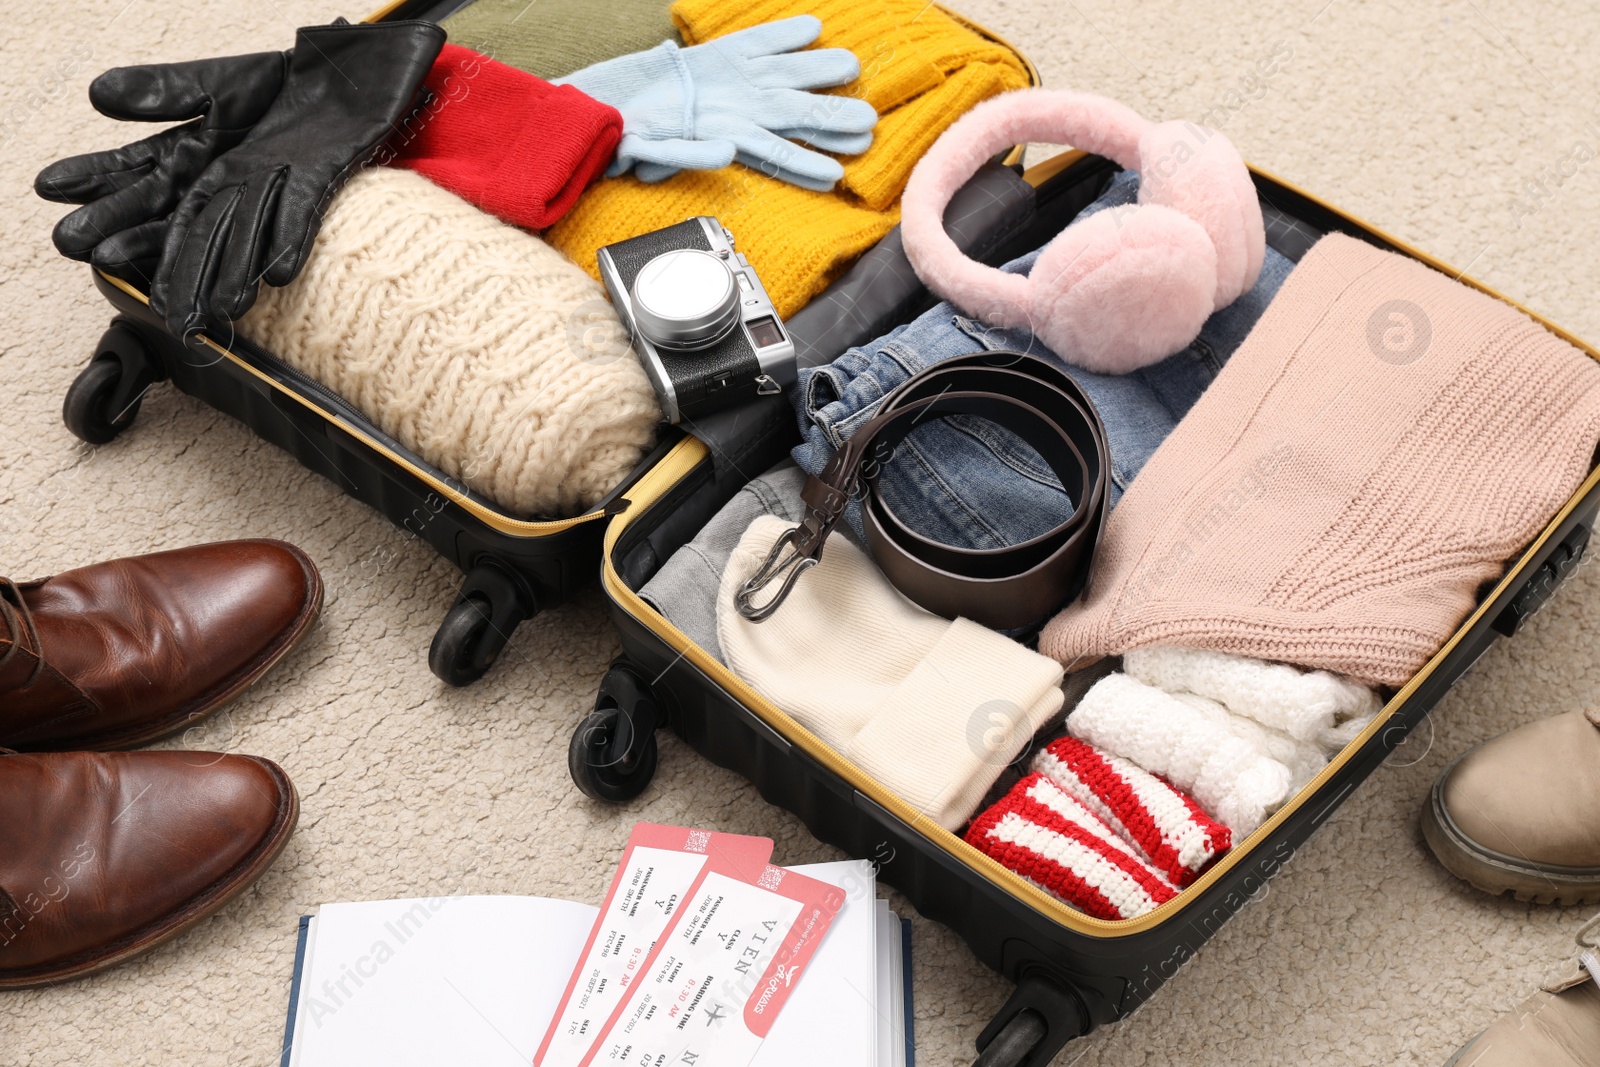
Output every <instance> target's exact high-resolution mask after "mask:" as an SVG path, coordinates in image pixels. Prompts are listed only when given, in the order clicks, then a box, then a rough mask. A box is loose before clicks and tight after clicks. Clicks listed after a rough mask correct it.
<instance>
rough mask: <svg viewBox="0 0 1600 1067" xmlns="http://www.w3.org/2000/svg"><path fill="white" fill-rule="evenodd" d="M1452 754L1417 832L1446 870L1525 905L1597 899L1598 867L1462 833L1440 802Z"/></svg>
mask: <svg viewBox="0 0 1600 1067" xmlns="http://www.w3.org/2000/svg"><path fill="white" fill-rule="evenodd" d="M1464 756H1465V753H1463V754H1462V756H1457V757H1456V759H1455V760H1453V761H1451V763H1450V765H1449V766H1448V767H1446V768H1445V769H1444V773H1442V774H1440V775H1439V777H1438V778H1437V779H1436V780H1435V781H1434V783H1433V788H1432V789H1431V790H1430V791H1429V793H1428V801H1427V803H1425V804H1424V805H1423V806H1422V819H1421V822H1422V837H1423V840H1425V841H1427V843H1428V847H1429V848H1430V849H1432V850H1433V854H1434V856H1436V857H1437V858H1438V860H1439V862H1440V863H1442V864H1444V868H1445V870H1447V871H1449V872H1450V873H1451V874H1453V875H1455V876H1456V877H1457V878H1460V879H1461V880H1462V881H1464V882H1466V883H1467V884H1468V885H1470V886H1472V887H1473V888H1474V889H1478V890H1481V891H1482V892H1485V893H1488V894H1489V895H1490V896H1501V895H1503V894H1506V893H1509V894H1511V896H1512V897H1513V898H1515V899H1516V900H1520V901H1523V902H1524V903H1528V904H1561V905H1573V904H1600V867H1553V866H1548V865H1545V864H1538V863H1534V862H1532V861H1530V860H1524V859H1518V858H1517V857H1514V856H1506V855H1502V854H1501V853H1498V852H1492V851H1490V850H1489V849H1486V848H1482V847H1480V846H1479V845H1477V844H1476V843H1474V842H1473V841H1472V839H1471V838H1469V837H1467V835H1466V834H1464V833H1462V832H1461V830H1460V828H1459V827H1457V826H1456V824H1455V822H1454V821H1453V820H1451V818H1450V813H1449V812H1448V811H1446V810H1445V806H1444V789H1443V785H1444V782H1445V780H1446V779H1447V778H1448V777H1449V776H1450V772H1451V771H1453V770H1455V766H1456V763H1458V762H1460V761H1461V759H1462V758H1463V757H1464Z"/></svg>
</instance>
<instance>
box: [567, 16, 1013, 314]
mask: <svg viewBox="0 0 1600 1067" xmlns="http://www.w3.org/2000/svg"><path fill="white" fill-rule="evenodd" d="M799 14H812V15H816V16H817V17H818V18H820V19H821V20H822V36H821V37H820V38H819V39H818V40H817V43H816V47H818V48H848V49H850V50H851V51H852V52H854V53H855V54H856V56H857V58H859V59H860V60H861V77H860V78H858V79H856V81H854V82H852V83H851V84H849V85H847V86H844V87H843V88H842V89H840V90H838V91H839V92H841V93H845V94H848V95H851V96H858V97H860V98H861V99H863V100H866V101H867V102H868V103H870V104H871V105H872V106H873V107H875V108H877V110H878V114H879V116H880V117H879V119H878V125H877V128H876V129H875V130H874V131H873V141H872V147H871V148H870V149H868V150H867V151H866V152H863V153H862V154H861V155H859V156H855V157H851V158H848V159H846V160H844V164H845V176H844V180H843V181H842V182H840V183H839V186H838V188H836V189H835V190H834V191H833V192H831V193H817V192H811V191H809V190H806V189H800V188H798V187H796V186H793V185H790V184H788V183H787V182H783V181H779V180H778V179H776V178H769V177H767V176H766V175H764V174H762V173H760V172H759V171H756V170H752V169H750V168H747V167H743V166H740V165H739V164H737V163H735V164H734V165H732V166H730V167H725V168H723V169H722V170H714V171H684V172H683V173H681V174H679V175H677V176H676V177H674V178H672V179H670V180H668V181H665V182H661V183H659V184H656V185H646V184H644V183H643V182H640V181H637V180H636V179H634V178H633V177H632V176H626V177H622V178H617V179H612V180H608V181H604V182H601V183H600V184H599V185H597V186H596V187H595V188H593V189H590V190H589V191H588V192H587V193H585V194H584V195H583V197H582V198H581V199H580V200H579V201H578V204H577V206H576V207H575V208H573V210H572V211H571V212H570V213H568V215H567V216H566V217H565V218H564V219H562V220H561V221H560V222H558V223H557V224H556V225H555V226H554V227H552V228H551V229H550V231H549V232H548V233H547V234H546V235H545V236H546V240H548V241H549V242H550V244H551V245H553V246H555V247H556V248H559V249H560V250H561V251H563V252H565V253H566V254H567V255H569V256H571V257H572V258H573V259H575V260H577V262H578V263H579V264H581V265H582V266H583V268H584V269H585V270H587V271H589V272H590V273H591V274H594V275H595V276H596V277H598V268H597V266H596V261H595V253H596V251H597V250H598V249H599V248H600V247H601V246H602V245H607V244H611V243H612V242H615V241H620V240H623V239H625V238H628V237H634V236H637V235H639V234H641V233H648V232H649V231H651V230H657V229H660V228H661V227H663V226H670V225H672V224H673V223H675V222H682V221H683V220H684V219H686V218H689V217H690V216H692V215H712V216H715V217H716V218H718V219H720V220H721V221H722V223H723V225H725V226H727V227H728V229H730V230H732V231H733V235H734V237H735V239H736V240H737V242H738V247H739V250H740V251H742V252H743V253H744V254H745V255H746V256H748V257H749V259H750V263H751V265H753V266H754V267H755V268H756V271H757V273H759V274H760V275H761V280H762V281H763V282H764V283H765V284H766V287H767V291H768V292H769V293H770V294H771V295H772V299H773V301H774V302H775V303H776V304H777V307H778V313H779V314H781V315H784V316H786V317H787V316H789V315H792V314H794V313H795V312H796V311H798V310H800V308H802V307H804V306H805V304H806V302H807V301H808V300H810V299H811V298H812V297H813V296H815V295H817V293H819V292H821V291H822V289H823V288H824V287H826V286H827V284H828V283H829V282H831V281H832V280H833V279H834V278H835V277H837V276H838V275H839V274H840V273H842V272H843V271H844V270H845V269H846V268H847V267H848V266H849V265H850V264H851V263H853V262H854V261H855V260H856V258H857V257H858V256H860V255H861V254H862V253H863V252H865V251H866V250H867V249H869V248H871V247H872V246H873V245H874V244H876V243H877V242H878V241H879V240H880V239H881V238H882V237H883V236H884V234H886V233H888V232H889V230H890V229H892V228H893V227H894V225H895V223H896V222H898V221H899V215H900V208H899V201H900V193H901V191H902V190H903V189H904V188H905V183H906V179H907V178H908V177H910V175H911V168H912V167H913V166H915V165H916V162H917V160H918V159H920V158H921V157H922V154H923V153H924V152H926V151H927V150H928V147H929V146H930V145H931V144H933V142H934V141H935V140H936V139H937V138H938V136H939V135H940V134H941V133H943V132H944V131H945V129H946V128H947V127H948V126H949V125H950V124H951V123H952V122H954V121H955V120H956V119H957V118H959V117H960V116H961V115H962V114H964V113H965V112H966V111H968V110H969V109H971V108H972V107H973V106H974V105H975V104H977V103H979V102H980V101H982V100H985V99H987V98H989V97H991V96H995V95H997V94H999V93H1002V92H1005V91H1006V90H1008V89H1019V88H1022V87H1023V86H1026V85H1027V84H1028V81H1029V77H1028V71H1027V68H1026V67H1025V66H1024V65H1023V63H1022V61H1021V60H1020V59H1019V58H1018V57H1017V56H1016V55H1015V54H1013V53H1012V52H1011V51H1010V50H1008V49H1006V48H1005V47H1003V46H1001V45H998V44H995V43H994V42H992V41H989V40H987V39H986V38H984V37H983V36H981V35H980V34H978V33H977V32H975V31H973V30H971V29H969V28H968V27H966V26H964V25H962V24H961V23H959V22H957V21H956V20H955V19H953V18H951V17H950V16H949V15H947V14H945V13H944V12H943V11H941V10H939V9H938V8H936V7H931V6H929V5H928V4H927V3H925V2H924V0H874V2H873V3H871V4H862V3H860V0H752V2H746V0H678V2H677V3H676V4H674V5H673V8H672V16H673V19H674V21H676V22H677V24H678V28H679V30H680V31H681V32H682V34H683V39H684V43H685V44H690V45H693V44H699V43H702V42H704V41H707V40H710V39H711V38H714V37H720V36H722V35H724V34H727V33H732V32H734V31H735V30H742V29H745V28H746V27H749V26H755V25H758V24H760V23H763V22H770V21H772V20H773V19H780V18H787V17H789V16H791V15H799Z"/></svg>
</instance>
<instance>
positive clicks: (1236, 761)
mask: <svg viewBox="0 0 1600 1067" xmlns="http://www.w3.org/2000/svg"><path fill="white" fill-rule="evenodd" d="M1067 732H1068V733H1069V734H1071V735H1072V736H1073V737H1076V738H1078V739H1079V740H1081V741H1087V742H1088V743H1089V744H1091V745H1093V746H1094V747H1096V748H1098V749H1099V750H1100V751H1102V752H1104V753H1107V754H1108V755H1113V756H1121V757H1122V758H1124V759H1127V760H1131V761H1132V762H1133V763H1134V764H1136V765H1138V766H1140V767H1142V768H1144V769H1145V770H1147V771H1149V772H1150V773H1151V774H1159V775H1161V776H1162V777H1164V778H1166V779H1167V780H1168V781H1170V782H1171V783H1172V784H1173V785H1175V786H1177V787H1178V788H1179V789H1183V790H1186V791H1187V792H1188V793H1189V794H1190V795H1191V796H1193V797H1194V799H1195V800H1197V801H1198V802H1199V803H1200V806H1201V807H1203V808H1204V809H1205V810H1206V812H1207V814H1209V815H1211V816H1213V817H1214V818H1216V819H1217V820H1218V821H1219V822H1221V823H1223V824H1224V825H1225V826H1227V827H1229V828H1230V829H1232V830H1233V832H1234V837H1235V840H1238V838H1241V837H1243V836H1244V835H1245V834H1248V833H1250V832H1251V831H1252V830H1254V829H1255V828H1256V827H1257V826H1260V825H1261V823H1262V821H1263V820H1264V819H1265V818H1266V817H1267V815H1269V814H1270V813H1271V812H1273V811H1276V810H1277V809H1278V807H1279V806H1281V805H1282V804H1283V802H1284V801H1285V800H1287V799H1288V798H1289V794H1290V785H1291V783H1292V780H1293V776H1292V775H1291V774H1290V772H1289V768H1287V767H1285V766H1284V765H1283V764H1282V763H1279V762H1278V761H1277V760H1274V759H1269V758H1268V757H1266V756H1264V755H1262V754H1261V753H1260V752H1258V751H1256V749H1255V747H1254V746H1252V745H1251V744H1250V743H1249V742H1247V741H1244V740H1242V739H1240V738H1239V737H1236V736H1235V735H1234V733H1233V732H1232V731H1231V730H1230V729H1228V727H1227V726H1225V725H1222V724H1220V723H1218V722H1216V721H1214V720H1213V719H1212V718H1211V717H1209V716H1208V715H1206V714H1204V713H1202V712H1200V711H1197V710H1196V709H1195V708H1193V707H1191V706H1190V705H1188V704H1186V703H1184V702H1183V701H1181V700H1178V699H1177V698H1176V697H1174V696H1172V695H1171V694H1170V693H1165V692H1163V691H1161V690H1160V689H1157V688H1155V687H1154V686H1150V685H1146V684H1145V683H1143V682H1141V681H1139V680H1138V679H1137V678H1133V677H1130V676H1129V675H1126V674H1110V675H1107V676H1106V677H1104V678H1102V679H1100V681H1098V682H1096V683H1095V685H1094V688H1092V689H1090V690H1089V692H1087V693H1086V694H1084V697H1083V700H1082V701H1080V702H1079V704H1078V706H1077V708H1076V709H1074V710H1073V712H1072V714H1071V715H1069V716H1067Z"/></svg>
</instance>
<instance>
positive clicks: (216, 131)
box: [33, 52, 289, 285]
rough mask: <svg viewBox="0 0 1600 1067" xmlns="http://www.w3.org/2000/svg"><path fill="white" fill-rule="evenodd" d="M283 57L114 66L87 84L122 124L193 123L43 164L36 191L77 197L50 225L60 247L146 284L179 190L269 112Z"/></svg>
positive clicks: (102, 108)
mask: <svg viewBox="0 0 1600 1067" xmlns="http://www.w3.org/2000/svg"><path fill="white" fill-rule="evenodd" d="M288 64H289V59H288V56H287V55H286V54H285V53H283V52H256V53H253V54H251V55H245V56H225V57H222V58H219V59H201V60H195V61H194V62H190V63H154V64H150V65H148V66H138V67H116V68H114V69H112V70H108V71H106V72H105V73H104V74H102V75H100V76H99V77H98V78H96V79H95V80H94V81H93V82H91V83H90V85H89V102H90V103H91V104H93V105H94V108H95V110H96V111H99V112H100V113H101V114H102V115H107V116H109V117H111V118H114V119H122V120H124V121H128V122H179V121H182V120H184V119H192V120H193V121H191V122H185V123H184V124H183V125H182V126H175V127H173V128H171V129H168V130H162V131H161V132H160V133H158V134H156V135H154V136H153V137H146V138H145V139H144V140H142V141H135V142H134V143H133V144H130V145H125V146H123V147H122V148H112V149H108V150H107V151H104V152H90V153H88V154H86V155H81V156H73V157H72V158H70V159H63V160H61V161H59V162H57V163H52V164H50V165H49V166H48V167H46V168H45V169H44V170H42V171H40V172H39V176H38V178H36V179H34V183H33V188H34V191H35V192H36V193H38V194H39V195H40V196H42V197H44V198H45V199H46V200H53V201H55V202H57V203H62V204H83V205H84V206H83V207H81V208H79V209H78V210H77V211H74V212H72V213H70V214H69V215H67V216H66V217H65V218H63V219H62V220H61V221H60V222H58V223H57V224H56V228H55V232H54V233H53V234H52V235H51V236H52V238H53V240H54V241H55V245H56V248H57V250H58V251H60V253H61V254H62V255H64V256H66V257H67V258H68V259H80V260H87V261H89V262H92V263H94V264H95V266H97V267H100V268H102V269H104V270H108V271H111V272H112V273H115V274H119V275H121V276H123V277H130V278H131V279H138V280H143V281H144V282H145V284H146V285H148V284H149V278H150V277H151V276H152V274H153V271H154V268H155V263H156V260H157V259H159V257H160V255H161V245H162V242H163V241H164V240H165V238H166V232H167V226H166V219H167V216H168V215H169V214H170V213H171V211H172V209H173V208H174V207H176V206H177V203H178V198H179V197H180V196H182V195H183V193H184V191H185V190H186V189H188V188H189V186H190V184H192V183H193V182H194V180H195V179H196V178H198V177H199V176H200V174H201V172H202V171H204V170H205V169H206V167H207V166H209V165H210V163H211V161H212V160H214V159H216V158H217V157H218V156H219V155H221V154H222V153H223V152H226V151H227V150H228V149H230V148H232V147H233V146H234V145H236V144H238V143H239V142H240V141H242V140H243V139H244V136H245V134H247V133H249V132H250V127H252V126H254V125H255V124H256V122H257V121H259V120H260V118H261V116H262V115H264V114H266V111H267V108H268V107H270V106H271V105H272V101H273V100H274V99H276V98H277V95H278V90H279V89H280V88H281V87H282V86H283V75H284V71H285V70H286V69H287V68H288Z"/></svg>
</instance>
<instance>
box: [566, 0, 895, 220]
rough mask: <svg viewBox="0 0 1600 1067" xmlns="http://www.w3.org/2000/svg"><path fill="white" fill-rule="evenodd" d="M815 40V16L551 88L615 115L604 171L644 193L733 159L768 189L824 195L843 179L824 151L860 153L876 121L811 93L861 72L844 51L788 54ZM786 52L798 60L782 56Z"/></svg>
mask: <svg viewBox="0 0 1600 1067" xmlns="http://www.w3.org/2000/svg"><path fill="white" fill-rule="evenodd" d="M821 33H822V22H821V21H820V20H819V19H817V18H816V17H815V16H812V15H796V16H794V17H793V18H786V19H778V20H777V21H775V22H768V23H763V24H762V25H760V26H752V27H750V28H749V29H747V30H740V31H739V32H737V33H730V34H728V35H727V36H725V37H718V38H717V39H716V40H713V41H707V42H706V43H705V44H699V45H695V46H694V47H692V48H679V47H678V46H677V45H676V44H674V43H673V42H671V41H667V42H664V43H662V44H661V45H659V46H658V47H656V48H652V49H649V50H648V51H644V52H636V53H634V54H633V55H628V56H620V57H618V58H616V59H608V60H606V61H605V62H603V63H596V64H595V65H594V66H592V67H585V68H584V69H583V70H580V71H577V72H575V73H573V74H569V75H567V76H566V77H564V78H560V79H558V80H557V81H558V83H559V84H566V85H571V86H573V87H574V88H576V89H579V90H581V91H582V92H584V93H587V94H588V95H589V96H591V97H593V98H594V99H596V100H599V101H601V102H603V103H607V104H610V105H611V106H612V107H614V108H616V109H617V110H618V111H620V112H621V113H622V141H621V143H619V144H618V145H617V158H616V159H615V160H614V161H613V162H612V164H611V166H610V167H609V168H608V169H607V171H606V173H607V174H608V175H612V176H615V175H618V174H622V173H624V172H625V171H627V170H628V169H629V168H634V170H635V173H636V174H637V175H638V177H639V178H640V179H641V180H643V181H647V182H653V181H661V180H663V179H665V178H669V177H671V176H672V175H674V174H676V173H677V172H678V171H679V170H681V169H683V168H686V167H687V168H692V169H700V170H711V169H715V168H717V167H725V166H727V165H728V164H729V163H731V162H733V160H734V159H735V158H737V159H738V160H739V162H741V163H743V164H745V165H746V166H749V167H754V168H756V169H757V170H760V171H762V172H763V173H765V174H768V175H770V176H772V177H775V178H781V179H782V180H784V181H787V182H791V183H793V184H795V185H799V186H802V187H804V188H806V189H816V190H819V191H823V192H826V191H827V190H829V189H832V188H833V185H834V183H835V182H837V181H838V180H839V179H840V178H842V177H843V176H844V168H843V167H841V166H840V165H839V161H838V160H836V159H832V158H830V157H829V156H825V155H822V154H821V153H819V152H814V151H811V150H809V149H808V148H804V147H802V146H801V145H800V144H797V143H795V142H796V141H800V142H803V143H804V144H809V145H811V146H814V147H816V148H820V149H823V150H824V151H829V152H844V153H854V152H862V151H865V150H866V148H867V146H868V145H870V144H871V143H872V127H873V126H874V125H876V124H877V121H878V113H877V112H876V111H874V110H873V109H872V105H871V104H868V103H867V102H866V101H864V100H856V99H854V98H852V97H847V96H834V95H828V94H822V93H812V92H807V91H806V90H809V89H822V88H827V87H829V86H834V85H843V84H845V83H846V82H849V81H853V80H855V78H856V77H858V76H859V75H860V73H861V64H860V63H859V62H858V61H857V60H856V57H855V54H854V53H852V52H851V51H850V50H849V49H845V48H818V49H814V50H812V51H807V52H796V51H795V50H796V49H800V48H804V47H805V46H806V45H808V44H810V43H811V42H812V41H815V40H816V39H817V37H818V36H819V35H820V34H821ZM789 53H794V54H789Z"/></svg>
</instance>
